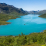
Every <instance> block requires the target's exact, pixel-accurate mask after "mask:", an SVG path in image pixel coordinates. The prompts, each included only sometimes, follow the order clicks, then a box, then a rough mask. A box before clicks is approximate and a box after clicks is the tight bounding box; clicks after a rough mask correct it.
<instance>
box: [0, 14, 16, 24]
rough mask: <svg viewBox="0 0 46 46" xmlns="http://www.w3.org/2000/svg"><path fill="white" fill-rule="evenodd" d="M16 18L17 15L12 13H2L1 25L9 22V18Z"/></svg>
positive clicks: (0, 17) (0, 15)
mask: <svg viewBox="0 0 46 46" xmlns="http://www.w3.org/2000/svg"><path fill="white" fill-rule="evenodd" d="M15 18H16V17H15V16H10V15H7V14H2V13H0V25H6V24H9V23H8V22H6V21H7V20H9V19H15Z"/></svg>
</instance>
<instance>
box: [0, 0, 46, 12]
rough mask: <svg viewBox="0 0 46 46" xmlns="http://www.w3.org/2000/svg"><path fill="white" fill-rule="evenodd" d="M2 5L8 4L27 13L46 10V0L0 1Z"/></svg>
mask: <svg viewBox="0 0 46 46" xmlns="http://www.w3.org/2000/svg"><path fill="white" fill-rule="evenodd" d="M0 3H7V4H10V5H13V6H15V7H17V8H23V9H24V10H27V11H32V10H46V0H0Z"/></svg>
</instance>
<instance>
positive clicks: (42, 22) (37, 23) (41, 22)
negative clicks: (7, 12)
mask: <svg viewBox="0 0 46 46" xmlns="http://www.w3.org/2000/svg"><path fill="white" fill-rule="evenodd" d="M38 16H39V15H37V14H28V15H24V16H20V17H21V18H16V19H10V20H8V21H7V22H11V24H8V25H0V35H1V36H7V35H14V36H17V35H19V34H21V33H23V34H25V35H28V34H30V33H33V32H36V33H38V32H42V31H43V30H46V19H45V18H40V17H38ZM24 24H25V25H24Z"/></svg>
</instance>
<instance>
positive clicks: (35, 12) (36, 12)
mask: <svg viewBox="0 0 46 46" xmlns="http://www.w3.org/2000/svg"><path fill="white" fill-rule="evenodd" d="M38 12H39V10H38V11H28V13H30V14H38Z"/></svg>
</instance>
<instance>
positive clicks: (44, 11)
mask: <svg viewBox="0 0 46 46" xmlns="http://www.w3.org/2000/svg"><path fill="white" fill-rule="evenodd" d="M38 14H46V10H41V11H39V12H38Z"/></svg>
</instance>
